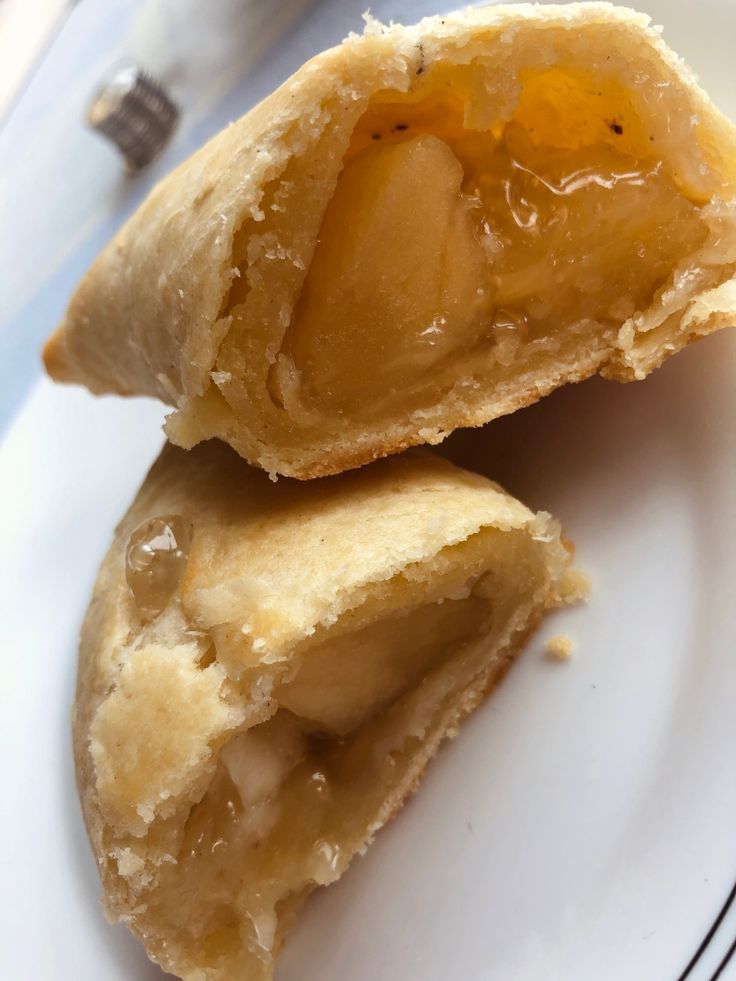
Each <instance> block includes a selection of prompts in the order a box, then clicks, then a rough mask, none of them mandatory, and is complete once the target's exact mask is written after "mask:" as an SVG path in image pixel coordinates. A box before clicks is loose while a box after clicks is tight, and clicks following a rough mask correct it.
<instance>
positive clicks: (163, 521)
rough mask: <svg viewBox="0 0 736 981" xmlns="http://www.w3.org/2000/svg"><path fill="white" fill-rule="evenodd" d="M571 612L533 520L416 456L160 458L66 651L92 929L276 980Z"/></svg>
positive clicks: (547, 540)
mask: <svg viewBox="0 0 736 981" xmlns="http://www.w3.org/2000/svg"><path fill="white" fill-rule="evenodd" d="M146 550H148V551H146ZM152 553H155V556H156V559H157V564H156V563H154V565H153V566H151V564H150V562H149V564H146V563H147V561H148V560H149V559H150V558H151V554H152ZM582 591H583V590H582V589H581V580H580V576H579V574H576V573H575V572H574V570H572V569H571V566H570V549H569V547H568V546H566V545H565V544H563V542H562V541H561V539H560V531H559V526H558V525H557V524H556V522H555V521H553V520H552V519H551V518H550V517H549V515H546V514H543V513H540V514H534V513H532V512H531V511H529V510H528V509H527V508H525V507H524V506H523V505H522V504H520V503H519V502H518V501H516V500H515V499H514V498H512V497H510V496H509V495H508V494H507V493H505V492H504V491H503V490H502V489H501V488H499V487H498V486H496V485H494V484H492V483H491V482H489V481H488V480H486V479H485V478H482V477H479V476H477V475H475V474H471V473H468V472H467V471H463V470H460V469H458V468H456V467H454V466H453V465H452V464H450V463H448V462H446V461H444V460H442V459H440V458H439V457H436V456H434V455H433V454H431V453H429V452H428V451H425V450H414V451H411V452H409V453H408V454H406V455H403V456H397V457H394V458H392V459H390V460H386V461H382V462H379V463H377V464H376V465H375V466H374V467H370V468H366V469H362V470H359V471H355V472H353V473H349V474H342V475H340V476H338V477H333V478H327V479H325V480H323V481H313V482H310V483H308V484H306V485H305V484H298V483H295V482H293V481H289V480H280V481H278V483H277V484H275V485H274V484H272V483H271V482H269V480H268V477H267V476H266V474H265V473H263V472H262V471H260V470H255V469H253V468H250V467H249V466H248V465H247V464H246V463H245V462H244V461H243V460H242V459H240V458H239V457H238V456H237V455H236V454H235V453H234V452H233V451H232V450H230V449H229V448H228V447H226V446H224V445H223V444H221V443H217V442H216V441H212V442H209V443H205V444H202V445H201V446H198V447H196V448H195V449H194V450H192V451H190V452H188V453H187V452H184V451H182V450H181V449H178V448H175V447H172V446H168V447H167V448H166V449H165V450H164V451H163V453H162V455H161V457H160V458H159V460H158V461H157V462H156V464H155V465H154V467H153V469H152V470H151V472H150V474H149V475H148V477H147V479H146V481H145V483H144V484H143V486H142V488H141V490H140V492H139V494H138V496H137V498H136V500H135V501H134V503H133V505H132V506H131V508H130V510H129V512H128V513H127V514H126V516H125V517H124V518H123V520H122V522H121V523H120V525H119V527H118V528H117V530H116V533H115V538H114V541H113V544H112V547H111V548H110V550H109V552H108V554H107V556H106V558H105V560H104V562H103V564H102V567H101V569H100V573H99V577H98V580H97V583H96V586H95V589H94V595H93V597H92V600H91V603H90V607H89V610H88V612H87V616H86V619H85V622H84V626H83V629H82V637H81V646H80V664H79V675H78V688H77V697H76V708H75V715H74V748H75V758H76V765H77V777H78V786H79V793H80V798H81V801H82V806H83V811H84V816H85V821H86V825H87V829H88V832H89V837H90V841H91V843H92V847H93V850H94V853H95V855H96V857H97V861H98V866H99V871H100V875H101V878H102V882H103V886H104V893H105V904H106V908H107V911H108V913H109V915H110V917H111V918H112V919H114V920H122V921H123V922H124V923H126V924H127V925H128V926H129V927H130V929H131V930H132V931H133V932H134V933H135V934H136V935H137V936H138V937H139V938H140V939H141V940H142V942H143V943H144V944H145V947H146V949H147V951H148V954H149V956H150V957H151V958H153V959H154V960H156V961H157V962H158V963H159V964H161V965H162V966H163V967H164V968H165V969H166V970H167V971H171V972H173V973H174V974H176V975H178V976H180V977H182V978H185V979H187V981H243V979H245V978H248V979H250V981H254V979H267V978H270V977H271V975H272V971H273V965H274V958H275V956H276V954H277V952H278V949H279V947H280V946H281V944H282V942H283V938H284V934H285V931H286V930H287V929H288V927H289V925H290V923H291V922H292V920H293V918H294V916H295V915H296V913H297V911H298V909H299V906H300V905H301V903H302V902H303V900H304V898H305V897H306V895H307V894H308V893H309V892H310V891H311V890H312V889H313V888H314V887H315V886H317V885H326V884H328V883H330V882H333V881H334V880H336V879H337V878H339V876H340V875H341V874H342V873H343V872H344V871H345V869H346V868H347V866H348V864H349V862H350V860H351V858H352V857H353V856H354V855H355V854H356V853H360V852H362V851H363V850H364V849H365V848H366V846H367V845H368V844H369V843H370V841H371V839H372V838H373V836H374V835H375V833H376V832H377V831H378V829H379V828H380V827H381V826H382V825H383V824H384V823H385V822H386V821H387V820H388V819H389V818H390V817H391V816H392V815H393V814H394V813H395V811H396V810H397V809H398V808H399V807H400V806H401V804H402V802H403V801H404V800H405V799H406V797H407V796H408V795H409V794H410V793H411V792H412V791H413V790H414V788H415V786H416V784H417V782H418V780H419V778H420V776H421V773H422V771H423V769H424V767H425V765H426V764H427V762H428V761H429V760H430V758H431V757H432V756H433V755H434V753H435V752H436V750H437V748H438V745H439V743H440V742H441V740H442V739H443V738H444V737H446V736H452V735H454V734H455V732H456V727H457V725H458V723H459V721H460V720H461V718H462V717H463V716H464V715H465V714H466V713H467V712H469V711H470V710H471V709H472V708H474V707H475V706H476V705H477V704H478V702H479V701H480V700H481V699H482V698H483V697H484V695H485V694H487V692H488V691H489V690H490V689H491V688H492V686H493V685H494V684H495V682H496V681H497V680H498V679H499V677H500V676H501V675H502V674H503V672H504V671H505V669H506V668H507V667H508V665H509V664H510V662H511V660H512V659H513V657H514V656H515V655H516V654H517V652H518V651H519V649H520V648H521V646H522V645H523V643H524V641H525V639H526V637H527V636H528V634H529V632H530V631H531V630H532V629H533V628H534V627H535V625H536V624H537V623H538V621H539V620H540V618H541V617H542V616H543V615H544V613H545V611H546V610H548V609H550V608H552V607H555V606H558V605H560V604H562V603H566V602H571V601H574V600H575V599H577V598H579V597H580V595H581V592H582Z"/></svg>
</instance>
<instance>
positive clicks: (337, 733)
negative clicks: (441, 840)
mask: <svg viewBox="0 0 736 981" xmlns="http://www.w3.org/2000/svg"><path fill="white" fill-rule="evenodd" d="M481 539H482V540H481ZM491 542H492V543H493V545H492V548H493V562H492V564H489V561H488V555H489V553H488V551H487V549H488V548H489V547H490V545H491ZM450 553H451V554H452V555H455V556H458V557H459V556H461V555H462V556H465V559H464V561H462V562H461V563H456V562H455V561H453V562H452V563H449V564H447V565H446V568H445V560H442V562H440V565H439V566H438V568H441V569H445V571H444V572H441V573H438V575H440V576H441V583H442V584H441V585H439V584H438V583H437V582H433V584H432V592H431V594H429V595H427V594H424V593H422V592H421V589H424V588H425V587H424V586H420V585H419V584H417V585H412V584H411V582H409V581H408V580H407V582H406V583H405V586H406V588H408V589H410V590H414V589H417V590H420V591H419V592H416V593H414V592H410V594H408V595H410V596H412V597H415V598H414V599H407V598H406V597H404V599H402V607H403V608H402V610H401V611H393V612H392V611H391V609H390V608H388V609H385V608H383V607H381V608H380V610H379V609H378V608H376V609H374V608H373V607H370V608H369V607H365V609H364V608H362V607H358V608H356V610H355V611H353V612H352V613H346V614H343V617H342V618H340V620H338V622H337V623H336V624H334V625H333V626H331V627H330V628H329V629H327V628H325V630H324V631H323V633H322V634H319V635H317V634H315V635H314V637H312V638H307V639H305V640H304V641H303V642H302V645H303V646H302V647H300V648H298V649H296V650H295V652H294V654H293V657H292V661H293V663H294V664H295V665H296V666H297V667H296V670H295V671H293V672H292V673H291V674H283V675H281V676H280V677H279V680H278V681H277V682H276V684H275V686H274V688H273V689H272V691H271V700H272V705H271V707H272V710H273V714H272V715H271V717H270V718H269V719H268V720H267V721H264V722H262V723H260V724H257V725H254V726H252V727H251V728H249V729H247V730H246V731H244V732H240V733H238V734H237V735H235V736H233V737H231V738H230V741H229V742H228V743H226V744H225V745H224V746H223V747H222V748H221V749H220V750H219V755H218V758H217V764H216V770H215V773H214V776H213V777H212V779H211V782H210V784H209V787H208V789H207V791H206V793H205V794H204V796H203V797H202V799H201V800H200V801H199V803H197V804H195V805H194V806H193V807H192V809H191V811H190V812H189V814H188V816H187V818H186V822H185V824H184V825H183V829H182V830H180V831H179V830H177V832H176V845H175V847H172V848H171V854H170V856H169V857H167V859H166V860H165V861H164V862H163V863H162V864H160V865H159V867H158V871H157V874H156V880H157V881H156V885H155V887H154V888H153V889H151V890H150V891H149V892H147V893H145V894H144V895H142V896H141V902H144V903H145V904H146V907H147V909H148V910H149V911H150V913H151V917H152V918H153V919H154V920H155V921H156V922H157V924H158V926H159V928H160V929H161V930H162V931H163V933H162V934H159V935H158V936H159V937H160V936H161V935H163V936H166V937H169V938H176V940H177V944H181V945H182V946H183V947H185V948H186V949H187V951H188V952H189V956H190V957H191V968H192V970H195V969H199V968H200V967H202V968H203V967H204V965H205V964H212V963H217V962H220V963H221V964H222V965H223V966H227V970H228V971H230V972H231V973H232V976H233V977H235V976H241V975H242V976H243V977H249V978H253V979H256V978H264V979H265V978H269V977H270V976H271V971H272V969H273V960H274V957H275V955H276V953H277V952H278V949H279V947H280V944H281V942H282V939H283V935H284V933H285V931H286V930H287V929H288V926H289V925H290V922H291V919H292V917H293V916H294V915H295V914H296V912H297V909H298V907H299V905H300V904H301V902H302V900H303V899H304V897H305V896H306V895H307V893H308V892H309V891H310V890H311V889H312V888H314V886H315V885H323V884H327V883H329V882H332V881H334V880H335V879H337V878H338V877H339V876H340V875H341V874H342V872H343V871H344V870H345V868H346V867H347V865H348V863H349V862H350V860H351V858H352V857H353V856H354V855H355V854H356V852H359V851H362V850H363V849H364V847H365V845H366V844H367V843H368V842H369V840H370V839H371V837H372V836H373V834H374V832H375V831H376V830H377V828H378V827H380V825H381V824H383V823H384V822H385V821H386V820H387V819H388V817H389V816H390V815H391V814H392V813H393V811H394V810H395V809H396V808H397V807H398V806H399V804H400V803H401V801H402V800H403V798H404V797H405V795H406V794H407V792H408V791H409V790H410V789H411V788H412V787H413V786H414V785H415V784H416V781H417V779H418V776H419V772H420V771H421V769H422V768H423V765H424V763H425V762H426V758H427V757H426V755H422V754H423V752H424V748H425V747H426V746H427V745H429V746H430V747H431V746H433V743H432V739H433V735H432V734H433V733H435V732H436V733H438V734H439V733H443V732H444V731H445V729H446V726H447V724H448V723H447V715H446V714H447V713H451V712H452V711H454V710H455V709H453V706H457V704H458V702H457V699H458V697H459V693H461V692H464V691H466V690H467V687H468V685H469V684H470V683H471V681H472V680H473V679H476V678H477V677H478V676H479V673H481V672H482V673H483V676H484V677H485V678H486V682H485V683H486V684H489V683H490V682H491V681H492V680H493V678H494V677H495V676H496V674H498V673H499V672H500V671H501V670H502V668H503V667H504V665H505V664H506V663H507V653H506V648H505V645H506V644H507V643H508V638H509V637H510V635H511V633H512V632H513V631H516V630H524V629H526V628H527V627H528V626H529V622H530V618H532V616H533V612H536V613H539V612H540V611H539V609H538V607H537V606H536V605H535V604H538V603H539V602H540V601H539V595H540V594H539V593H538V590H539V589H540V587H541V586H542V583H543V579H542V576H543V567H542V565H541V563H540V556H539V553H538V552H537V551H536V550H535V549H534V548H530V547H529V544H528V540H527V539H526V538H525V536H524V535H523V534H522V533H520V532H519V533H517V532H514V531H509V532H504V533H501V532H499V531H496V530H492V529H487V530H486V531H485V532H484V533H483V534H482V535H480V534H479V535H476V536H472V538H471V539H470V540H468V541H466V542H463V543H458V544H457V545H455V546H452V547H451V548H450V549H449V550H448V556H449V554H450ZM438 561H439V560H438ZM448 562H449V559H448ZM412 582H413V580H412ZM443 720H444V721H443ZM431 752H432V750H431V749H430V755H431ZM166 833H167V830H166V827H165V826H164V825H163V824H162V826H161V827H160V829H159V830H158V831H157V836H158V837H159V838H161V839H162V840H163V838H164V837H165V835H166ZM151 943H152V946H153V947H154V949H156V950H157V951H158V952H159V954H160V956H161V959H162V963H164V965H165V964H166V950H165V949H164V948H161V947H160V946H159V941H158V939H157V938H151ZM178 969H180V966H179V968H178ZM238 972H240V973H238Z"/></svg>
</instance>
